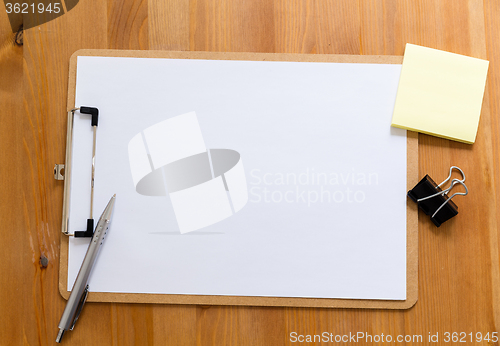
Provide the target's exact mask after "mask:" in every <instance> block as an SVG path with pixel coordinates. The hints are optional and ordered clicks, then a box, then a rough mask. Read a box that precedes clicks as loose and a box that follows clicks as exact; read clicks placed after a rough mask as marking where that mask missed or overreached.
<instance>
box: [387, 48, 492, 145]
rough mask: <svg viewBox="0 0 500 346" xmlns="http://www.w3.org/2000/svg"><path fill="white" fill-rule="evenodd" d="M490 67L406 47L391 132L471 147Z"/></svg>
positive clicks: (440, 52)
mask: <svg viewBox="0 0 500 346" xmlns="http://www.w3.org/2000/svg"><path fill="white" fill-rule="evenodd" d="M487 72H488V61H486V60H481V59H476V58H471V57H468V56H464V55H459V54H454V53H449V52H444V51H441V50H437V49H432V48H427V47H421V46H417V45H413V44H407V45H406V49H405V55H404V60H403V68H402V70H401V79H400V81H399V88H398V93H397V97H396V105H395V107H394V115H393V117H392V126H395V127H399V128H403V129H407V130H412V131H417V132H423V133H427V134H431V135H435V136H438V137H444V138H448V139H453V140H456V141H460V142H465V143H469V144H472V143H474V141H475V139H476V133H477V127H478V124H479V116H480V114H481V105H482V102H483V94H484V88H485V84H486V75H487Z"/></svg>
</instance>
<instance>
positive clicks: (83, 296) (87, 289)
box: [70, 285, 89, 330]
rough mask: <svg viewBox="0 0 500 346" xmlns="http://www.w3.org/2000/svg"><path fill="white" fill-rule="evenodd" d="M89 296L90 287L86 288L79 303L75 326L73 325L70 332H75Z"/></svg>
mask: <svg viewBox="0 0 500 346" xmlns="http://www.w3.org/2000/svg"><path fill="white" fill-rule="evenodd" d="M88 294H89V285H87V286H86V287H85V290H84V291H83V295H82V298H81V299H80V302H79V303H78V307H77V308H76V314H75V319H74V320H73V324H72V325H71V328H70V330H73V328H75V324H76V321H78V317H80V314H81V313H82V309H83V305H84V304H85V302H86V301H87V295H88Z"/></svg>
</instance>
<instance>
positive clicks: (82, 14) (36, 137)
mask: <svg viewBox="0 0 500 346" xmlns="http://www.w3.org/2000/svg"><path fill="white" fill-rule="evenodd" d="M106 10H107V8H106V4H105V3H103V2H101V1H96V0H93V1H81V2H80V3H79V4H78V5H77V6H76V7H75V8H74V9H72V10H71V11H70V12H68V13H67V14H65V15H63V16H61V17H59V18H57V19H55V20H53V21H50V22H48V23H45V24H43V25H40V26H38V27H34V28H32V29H29V30H26V31H25V32H24V48H23V53H24V54H23V65H24V69H23V76H22V81H23V91H22V95H23V102H22V104H21V105H22V109H23V114H22V116H19V119H20V120H21V124H22V125H21V127H20V129H19V131H20V132H21V138H22V140H21V143H23V146H24V153H23V154H24V157H23V158H22V162H20V163H19V167H23V168H24V169H23V170H24V172H23V173H22V176H21V179H23V180H22V181H21V183H20V184H19V187H20V189H21V191H22V195H23V196H24V199H23V203H24V210H25V215H24V221H25V223H26V225H25V227H23V232H24V233H25V234H26V238H27V239H26V240H25V241H24V242H25V244H26V246H29V249H30V251H29V252H28V251H25V252H24V253H25V255H28V254H29V256H30V257H32V258H35V259H36V260H37V261H38V258H40V257H41V256H46V257H47V258H48V263H49V264H48V266H47V268H45V269H41V268H40V266H38V265H37V266H34V265H31V266H30V265H27V263H21V265H22V266H23V267H22V268H17V269H18V270H20V272H21V273H22V272H23V271H25V270H26V269H25V268H27V269H31V272H30V273H29V274H27V273H26V274H23V275H22V277H23V278H24V279H25V280H26V281H25V285H24V286H23V287H22V288H21V289H22V290H24V293H25V297H29V298H28V299H26V298H24V299H23V301H24V307H23V309H22V311H16V312H15V313H13V314H12V316H11V318H12V319H13V320H14V321H15V323H17V324H19V325H20V326H21V328H22V329H23V331H24V333H25V334H24V335H23V338H22V339H19V341H18V342H16V343H13V344H19V343H21V340H24V342H25V343H27V344H36V345H49V344H53V343H54V341H55V336H56V335H57V331H58V330H57V325H58V323H59V319H60V318H61V314H62V312H63V309H64V306H65V303H66V301H65V300H64V299H63V298H62V297H61V296H60V295H59V294H54V290H55V291H57V290H58V277H59V275H58V269H57V267H58V266H57V263H58V262H59V251H58V250H59V243H60V237H61V233H60V225H61V211H62V208H61V207H60V201H61V194H62V191H63V185H62V184H61V182H60V181H55V180H54V177H53V173H52V170H53V167H54V164H56V163H63V162H64V154H65V149H64V148H65V141H66V136H65V129H66V112H65V104H66V102H65V101H66V97H65V96H66V90H65V89H66V87H67V80H68V72H67V70H68V66H69V63H68V62H69V57H70V56H71V54H72V53H73V52H74V51H75V50H77V49H78V47H81V46H86V47H89V48H90V47H92V48H105V47H106V41H107V31H106ZM16 251H22V248H19V249H17V250H16ZM92 310H93V307H89V308H88V311H87V313H89V315H91V314H92ZM109 312H110V307H109V306H108V307H105V309H103V310H101V311H99V313H98V314H95V316H91V317H90V319H82V320H81V321H79V324H80V326H79V328H81V330H86V331H87V336H89V335H91V339H94V338H95V339H96V340H97V339H99V340H106V337H105V335H107V331H108V330H109V327H108V326H107V325H106V322H107V321H108V320H109ZM66 338H67V339H72V338H75V340H78V339H79V338H81V340H82V342H83V340H84V339H85V334H83V333H82V334H71V333H68V335H67V336H66ZM65 341H66V342H69V341H70V340H65Z"/></svg>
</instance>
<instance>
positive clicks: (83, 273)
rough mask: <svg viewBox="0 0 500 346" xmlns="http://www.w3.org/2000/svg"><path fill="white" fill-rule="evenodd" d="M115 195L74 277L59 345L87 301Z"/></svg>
mask: <svg viewBox="0 0 500 346" xmlns="http://www.w3.org/2000/svg"><path fill="white" fill-rule="evenodd" d="M115 200H116V194H115V195H113V197H111V199H110V200H109V203H108V205H107V206H106V208H105V209H104V211H103V213H102V215H101V217H100V219H99V222H98V223H97V226H96V228H95V231H94V235H93V236H92V238H91V240H90V245H89V248H88V250H87V253H86V254H85V258H84V260H83V263H82V266H81V267H80V271H79V272H78V276H77V277H76V281H75V284H74V285H73V289H72V290H71V294H70V296H69V299H68V302H67V304H66V308H65V309H64V312H63V314H62V317H61V321H59V333H58V334H57V338H56V342H58V343H60V342H61V339H62V337H63V335H64V332H65V331H66V330H68V329H69V330H73V327H74V326H75V323H76V321H77V320H78V316H79V315H80V312H81V311H82V308H83V305H84V304H85V301H86V300H87V294H88V291H89V285H88V284H87V282H88V279H89V276H90V272H91V270H92V267H93V265H94V262H95V260H96V257H97V254H98V253H99V249H100V248H101V245H102V243H103V241H104V236H105V235H106V233H107V232H108V228H109V223H110V221H111V214H112V212H113V206H114V205H115Z"/></svg>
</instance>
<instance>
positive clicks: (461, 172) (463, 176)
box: [417, 166, 469, 218]
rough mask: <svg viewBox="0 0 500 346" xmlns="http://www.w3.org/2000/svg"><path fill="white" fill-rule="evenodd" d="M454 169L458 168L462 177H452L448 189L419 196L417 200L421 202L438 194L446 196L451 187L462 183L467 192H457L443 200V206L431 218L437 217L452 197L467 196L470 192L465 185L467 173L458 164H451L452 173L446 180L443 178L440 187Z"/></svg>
mask: <svg viewBox="0 0 500 346" xmlns="http://www.w3.org/2000/svg"><path fill="white" fill-rule="evenodd" d="M453 169H456V170H457V171H459V172H460V174H461V175H462V179H456V178H455V179H452V180H451V183H450V186H449V187H448V188H447V189H446V190H442V191H440V192H437V193H435V194H433V195H430V196H426V197H422V198H419V199H417V202H421V201H425V200H426V199H430V198H433V197H436V196H439V195H441V196H444V195H447V194H448V192H450V191H451V189H453V187H454V186H455V185H457V184H460V185H462V186H463V187H464V188H465V192H455V193H454V194H453V195H451V196H450V197H448V198H447V199H446V201H444V202H443V204H441V206H440V207H439V208H437V209H436V211H435V212H434V214H432V216H431V218H433V217H435V216H436V214H437V213H438V212H439V211H440V210H441V209H442V208H443V207H444V206H445V205H446V203H448V202H449V201H451V199H452V198H453V197H455V196H457V195H460V196H466V195H467V194H468V193H469V189H467V186H466V185H465V174H464V172H463V171H462V170H461V169H460V168H458V167H457V166H451V167H450V174H449V175H448V178H446V179H445V180H443V181H442V182H441V183H440V184H439V185H438V187H439V188H440V187H441V186H442V185H444V184H445V183H446V182H447V181H448V180H450V179H451V174H452V172H453Z"/></svg>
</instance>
